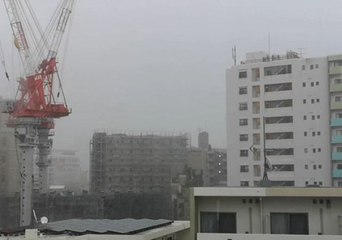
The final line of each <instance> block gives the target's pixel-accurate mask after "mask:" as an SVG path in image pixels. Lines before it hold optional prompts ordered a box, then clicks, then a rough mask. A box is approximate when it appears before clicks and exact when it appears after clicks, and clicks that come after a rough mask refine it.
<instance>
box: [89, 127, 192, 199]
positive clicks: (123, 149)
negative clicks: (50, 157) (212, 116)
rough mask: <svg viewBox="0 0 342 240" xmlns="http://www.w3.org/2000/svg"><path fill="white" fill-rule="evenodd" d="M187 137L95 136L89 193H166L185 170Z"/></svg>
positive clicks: (98, 134)
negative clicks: (173, 181)
mask: <svg viewBox="0 0 342 240" xmlns="http://www.w3.org/2000/svg"><path fill="white" fill-rule="evenodd" d="M187 142H188V138H187V136H186V135H179V136H159V135H134V136H131V135H126V134H107V133H103V132H101V133H95V134H94V135H93V138H92V142H91V161H90V192H92V193H96V192H97V193H101V192H103V193H113V192H134V193H144V192H163V191H170V188H171V182H172V180H173V179H176V178H177V177H178V174H179V173H181V172H182V171H183V169H184V166H185V161H186V153H187Z"/></svg>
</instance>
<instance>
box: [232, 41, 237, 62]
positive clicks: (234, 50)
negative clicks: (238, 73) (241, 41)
mask: <svg viewBox="0 0 342 240" xmlns="http://www.w3.org/2000/svg"><path fill="white" fill-rule="evenodd" d="M232 58H233V60H234V66H235V65H236V46H235V45H234V47H233V48H232Z"/></svg>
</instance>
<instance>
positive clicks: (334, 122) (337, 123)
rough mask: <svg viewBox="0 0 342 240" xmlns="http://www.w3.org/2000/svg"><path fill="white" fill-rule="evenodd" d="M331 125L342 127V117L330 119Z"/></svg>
mask: <svg viewBox="0 0 342 240" xmlns="http://www.w3.org/2000/svg"><path fill="white" fill-rule="evenodd" d="M330 126H331V127H342V118H333V119H331V121H330Z"/></svg>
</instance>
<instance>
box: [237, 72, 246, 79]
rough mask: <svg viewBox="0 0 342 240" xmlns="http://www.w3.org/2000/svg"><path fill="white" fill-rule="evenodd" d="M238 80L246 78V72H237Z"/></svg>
mask: <svg viewBox="0 0 342 240" xmlns="http://www.w3.org/2000/svg"><path fill="white" fill-rule="evenodd" d="M239 78H247V72H246V71H243V72H239Z"/></svg>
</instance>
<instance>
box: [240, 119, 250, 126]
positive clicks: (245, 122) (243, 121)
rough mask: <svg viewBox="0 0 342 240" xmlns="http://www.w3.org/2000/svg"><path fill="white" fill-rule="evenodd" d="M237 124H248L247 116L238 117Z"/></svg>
mask: <svg viewBox="0 0 342 240" xmlns="http://www.w3.org/2000/svg"><path fill="white" fill-rule="evenodd" d="M239 125H240V126H247V125H248V119H247V118H243V119H240V120H239Z"/></svg>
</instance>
